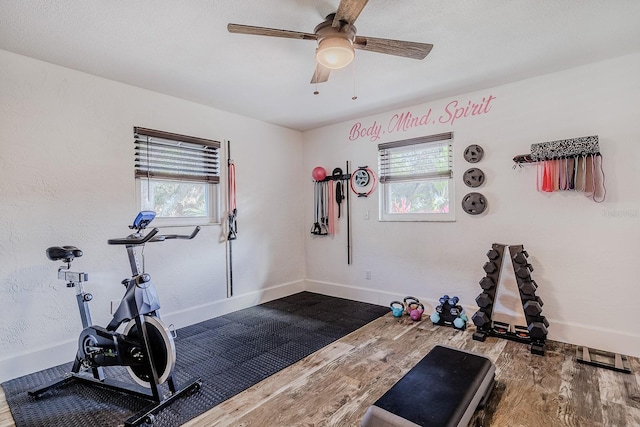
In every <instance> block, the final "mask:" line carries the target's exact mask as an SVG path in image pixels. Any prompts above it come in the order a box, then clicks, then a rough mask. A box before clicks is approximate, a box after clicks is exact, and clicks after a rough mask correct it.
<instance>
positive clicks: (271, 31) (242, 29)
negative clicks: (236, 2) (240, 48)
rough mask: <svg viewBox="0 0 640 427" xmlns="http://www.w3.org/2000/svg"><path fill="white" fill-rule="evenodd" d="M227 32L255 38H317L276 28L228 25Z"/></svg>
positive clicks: (316, 37) (312, 35)
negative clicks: (249, 35)
mask: <svg viewBox="0 0 640 427" xmlns="http://www.w3.org/2000/svg"><path fill="white" fill-rule="evenodd" d="M227 30H229V32H230V33H238V34H251V35H255V36H269V37H283V38H287V39H300V40H317V39H318V36H316V35H315V34H311V33H301V32H299V31H289V30H279V29H276V28H266V27H253V26H251V25H242V24H228V25H227Z"/></svg>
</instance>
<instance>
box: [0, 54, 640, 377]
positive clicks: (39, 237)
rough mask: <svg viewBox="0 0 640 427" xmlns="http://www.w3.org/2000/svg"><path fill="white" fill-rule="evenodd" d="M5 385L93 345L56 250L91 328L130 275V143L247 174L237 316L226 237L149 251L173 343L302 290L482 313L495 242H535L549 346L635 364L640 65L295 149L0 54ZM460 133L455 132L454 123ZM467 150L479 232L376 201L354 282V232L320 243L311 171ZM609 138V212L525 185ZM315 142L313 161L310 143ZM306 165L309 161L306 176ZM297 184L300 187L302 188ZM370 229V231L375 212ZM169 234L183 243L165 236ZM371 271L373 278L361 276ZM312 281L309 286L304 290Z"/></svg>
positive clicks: (214, 229)
mask: <svg viewBox="0 0 640 427" xmlns="http://www.w3.org/2000/svg"><path fill="white" fill-rule="evenodd" d="M0 64H2V66H1V67H0V147H1V150H0V194H1V196H2V203H0V258H1V259H2V262H1V263H0V381H4V380H6V379H10V378H13V377H17V376H19V375H23V374H26V373H29V372H33V371H36V370H38V369H42V368H45V367H48V366H53V365H56V364H59V363H63V362H68V361H69V360H70V359H71V357H72V355H73V354H74V351H75V350H74V347H75V340H76V337H77V334H78V332H79V330H80V322H79V320H78V315H77V308H76V306H75V299H74V291H73V290H71V289H68V288H66V287H65V285H64V283H62V282H61V281H59V280H57V279H56V269H57V266H58V264H57V263H54V262H51V261H49V260H47V259H46V257H45V253H44V251H45V249H46V248H47V247H49V246H52V245H62V244H74V245H77V246H79V247H80V248H81V249H83V250H84V251H85V255H84V256H83V257H82V258H81V259H79V260H77V261H75V262H74V267H75V268H76V269H78V270H84V271H86V272H88V273H89V274H90V282H89V285H88V288H89V289H90V291H91V292H93V294H94V302H93V303H92V309H93V317H94V321H95V323H98V324H100V323H106V322H107V321H108V317H109V316H108V309H109V302H110V301H111V300H117V299H119V298H120V296H121V287H120V285H119V282H120V280H121V279H123V278H124V277H126V276H128V275H129V271H128V266H127V259H126V256H125V253H124V250H123V249H122V248H119V247H114V246H108V245H107V244H106V240H107V239H108V238H111V237H118V236H123V235H125V234H126V233H127V231H128V229H127V228H126V226H127V225H128V224H129V223H130V222H131V220H132V219H133V216H134V215H135V213H136V211H137V209H136V205H135V189H134V179H133V171H132V164H131V163H132V145H133V144H132V128H133V126H145V127H150V128H157V129H162V130H166V131H171V132H177V133H184V134H190V135H194V136H201V137H204V138H211V139H219V140H223V139H228V140H231V141H232V144H233V146H232V153H233V157H234V159H235V162H236V165H237V168H238V198H239V199H238V205H239V211H240V218H239V227H240V230H239V231H240V235H239V239H238V240H237V241H235V242H234V246H233V252H234V287H235V295H236V297H234V298H231V299H227V298H226V283H225V253H226V252H225V245H224V244H223V243H220V234H221V232H222V229H221V227H220V226H210V227H206V228H205V229H204V230H203V232H202V233H201V235H199V236H198V237H197V239H196V240H193V241H171V242H165V243H162V244H154V245H149V246H148V247H147V250H146V262H147V267H148V268H147V269H148V271H149V272H151V274H152V276H153V277H154V282H156V285H157V287H158V289H159V292H160V298H161V302H162V303H163V309H162V311H163V317H164V318H165V320H167V321H168V322H170V323H174V324H175V325H176V326H177V327H180V326H184V325H187V324H190V323H194V322H197V321H200V320H203V319H206V318H210V317H214V316H217V315H220V314H222V313H226V312H229V311H233V310H237V309H240V308H243V307H247V306H251V305H254V304H256V303H258V302H261V301H265V300H268V299H272V298H276V297H279V296H282V295H287V294H290V293H293V292H296V291H299V290H302V289H308V290H312V291H318V292H323V293H326V294H331V295H339V296H344V297H349V298H355V299H362V300H366V301H369V302H373V303H379V304H382V305H387V304H388V303H389V302H390V301H391V300H392V299H398V298H400V299H401V298H402V297H404V296H406V295H414V296H417V297H419V298H420V299H421V300H422V301H424V302H428V303H430V304H431V305H430V307H429V308H430V309H432V308H433V305H434V302H435V301H436V300H437V298H438V297H440V296H441V295H442V294H444V293H448V294H450V295H452V294H455V295H458V296H460V298H461V299H462V302H463V303H464V304H465V305H466V307H467V309H468V311H469V312H470V313H469V314H472V313H473V312H474V311H475V309H476V307H475V303H474V299H475V297H476V296H477V295H478V294H479V292H480V287H479V285H478V281H479V280H480V279H481V278H482V276H483V271H482V265H483V264H484V262H485V261H486V257H485V253H486V252H487V250H488V249H489V248H490V246H491V244H492V243H494V242H498V243H505V244H524V245H525V248H526V249H527V250H528V252H529V254H530V255H531V258H530V259H531V263H532V264H533V266H534V268H535V271H534V272H533V277H534V279H535V280H536V281H537V282H538V284H539V285H540V288H539V290H538V293H539V295H540V296H541V297H542V299H543V300H544V302H545V305H544V307H543V314H545V315H546V316H547V317H548V319H549V320H550V322H551V326H550V338H552V339H558V340H561V341H566V342H571V343H576V344H584V345H589V346H592V347H595V348H601V349H607V350H612V351H618V352H622V353H625V354H632V355H636V356H640V337H639V335H638V333H637V331H636V330H635V328H634V321H635V316H634V308H635V305H636V303H637V301H638V300H639V297H640V290H639V289H640V287H638V286H637V283H636V282H637V278H636V277H637V275H636V271H637V269H636V268H635V265H634V262H636V260H637V259H638V255H640V253H639V252H640V251H639V250H638V247H637V242H638V241H639V237H640V231H639V230H640V228H639V223H638V221H640V206H639V200H640V198H639V197H638V196H639V192H640V190H639V189H640V178H638V175H637V174H636V173H635V170H636V169H637V168H636V167H635V161H636V160H637V159H638V158H639V157H640V156H639V155H638V154H640V153H639V151H640V148H638V147H639V145H638V138H639V136H640V124H639V123H638V120H637V111H638V108H637V103H636V100H637V99H640V82H639V80H638V79H637V75H640V74H639V73H640V55H631V56H627V57H622V58H618V59H615V60H610V61H606V62H601V63H597V64H592V65H589V66H585V67H581V68H577V69H573V70H568V71H564V72H560V73H556V74H551V75H547V76H542V77H539V78H535V79H530V80H526V81H522V82H518V83H514V84H510V85H506V86H501V87H497V88H493V89H489V90H485V91H480V92H477V93H469V94H464V95H460V96H458V97H456V98H451V99H444V100H438V101H433V102H428V103H425V104H421V105H416V106H413V107H410V108H406V109H402V110H394V111H390V112H388V113H385V114H380V115H375V116H371V117H364V118H362V119H360V120H353V121H348V122H345V123H342V124H338V125H334V126H328V127H325V128H321V129H317V130H314V131H310V132H306V133H305V134H303V135H301V134H300V133H298V132H295V131H291V130H287V129H283V128H280V127H277V126H273V125H269V124H265V123H262V122H259V121H255V120H251V119H248V118H244V117H240V116H237V115H233V114H229V113H226V112H222V111H219V110H215V109H211V108H208V107H204V106H201V105H197V104H194V103H190V102H186V101H183V100H179V99H176V98H171V97H168V96H164V95H160V94H157V93H153V92H149V91H145V90H142V89H139V88H135V87H131V86H127V85H123V84H120V83H116V82H113V81H109V80H105V79H101V78H97V77H94V76H89V75H86V74H83V73H79V72H75V71H72V70H69V69H65V68H61V67H57V66H54V65H50V64H46V63H43V62H40V61H36V60H33V59H30V58H25V57H22V56H18V55H14V54H11V53H8V52H4V51H0ZM489 96H494V97H495V100H493V101H492V103H491V109H490V110H489V111H488V112H487V113H486V114H483V115H478V116H472V117H467V118H463V119H460V120H457V121H456V122H455V123H453V125H452V124H451V123H450V121H449V122H447V123H438V120H437V119H438V118H439V116H440V115H443V114H445V108H446V106H447V105H448V104H449V103H450V102H452V101H454V100H456V101H458V102H459V103H462V104H465V105H466V103H467V101H469V100H470V101H472V102H479V101H481V100H482V98H483V97H485V99H486V98H487V97H489ZM429 108H431V110H432V116H431V117H432V119H435V120H436V123H430V124H429V125H427V126H419V127H415V128H411V129H407V130H403V131H394V132H387V133H386V134H384V135H382V136H381V138H380V139H379V140H377V141H371V140H370V139H367V138H361V139H358V140H355V141H350V140H349V132H350V130H351V128H352V126H353V124H354V123H355V122H361V123H363V124H365V125H366V126H369V125H371V124H373V123H374V122H375V123H376V124H379V125H381V126H383V127H385V128H386V127H387V124H388V123H389V121H390V120H391V118H392V117H393V115H394V114H395V113H404V112H411V113H412V114H414V115H415V116H421V115H422V114H425V113H426V111H428V109H429ZM445 118H446V117H445ZM444 131H453V132H454V140H455V142H454V144H455V153H456V154H455V162H456V187H457V188H456V191H457V194H456V205H459V203H460V200H461V199H462V197H463V195H464V194H465V193H466V192H468V191H469V189H467V188H466V187H465V186H464V184H462V181H461V175H462V173H463V172H464V170H466V169H467V168H468V167H469V164H467V163H466V162H465V161H464V160H463V157H462V150H463V149H464V148H465V147H466V146H467V145H469V144H480V145H482V146H483V147H484V149H485V158H484V159H483V160H482V162H481V163H479V164H477V166H478V167H480V168H482V169H483V170H484V172H485V173H486V175H487V182H486V184H485V185H484V186H483V187H481V188H480V191H481V192H483V193H484V194H485V195H486V197H487V198H488V200H489V209H488V211H487V212H486V214H483V215H480V216H478V217H472V216H468V215H466V214H465V213H464V212H462V210H461V209H458V211H457V221H456V222H455V223H382V222H378V221H377V220H376V218H377V210H378V198H377V194H376V193H374V194H373V195H372V196H371V197H370V198H368V199H357V198H353V197H352V201H351V202H352V203H351V207H352V234H353V242H352V246H353V264H352V265H350V266H347V264H346V238H345V228H346V227H345V221H344V220H341V223H340V225H339V227H340V232H339V233H338V235H336V236H335V237H322V238H318V237H312V236H311V235H310V233H309V229H310V227H311V225H312V214H313V212H312V192H313V191H312V181H311V176H310V175H311V170H312V168H313V167H315V166H317V165H321V166H324V167H325V168H327V169H328V170H329V171H331V170H332V169H333V168H334V167H342V168H344V167H345V161H346V160H349V161H350V162H351V164H352V169H354V168H355V167H357V166H361V165H368V166H371V167H373V168H374V169H377V167H376V163H377V157H376V155H377V150H376V148H377V143H380V142H387V141H392V140H396V139H405V138H411V137H415V136H419V135H425V134H433V133H439V132H444ZM593 134H597V135H599V137H600V144H601V151H602V153H603V157H604V168H605V173H606V186H607V191H608V193H607V200H606V201H605V202H604V203H602V204H596V203H594V202H593V201H591V200H588V199H587V198H585V197H584V196H583V195H582V194H574V193H568V192H567V193H554V194H541V193H537V192H536V191H535V169H534V168H533V167H526V168H524V169H516V170H513V169H512V165H513V162H512V161H511V158H512V157H513V156H514V155H516V154H523V153H527V152H528V151H529V146H530V144H532V143H537V142H544V141H550V140H555V139H563V138H572V137H577V136H585V135H593ZM302 142H304V145H303V144H302ZM300 159H302V162H301V161H300ZM301 177H302V179H301ZM366 211H368V212H369V213H370V219H369V220H365V219H364V213H365V212H366ZM167 231H172V232H182V231H186V230H183V229H173V230H167ZM367 270H368V271H371V274H372V277H371V280H366V279H365V271H367ZM305 278H306V280H305Z"/></svg>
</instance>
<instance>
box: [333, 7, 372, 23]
mask: <svg viewBox="0 0 640 427" xmlns="http://www.w3.org/2000/svg"><path fill="white" fill-rule="evenodd" d="M368 1H369V0H341V1H340V5H339V6H338V11H337V12H336V16H335V17H334V18H333V23H332V24H331V26H332V27H334V28H340V25H341V24H340V21H343V22H346V23H348V24H349V25H353V24H354V23H355V22H356V19H358V16H360V13H361V12H362V9H364V7H365V6H366V5H367V2H368Z"/></svg>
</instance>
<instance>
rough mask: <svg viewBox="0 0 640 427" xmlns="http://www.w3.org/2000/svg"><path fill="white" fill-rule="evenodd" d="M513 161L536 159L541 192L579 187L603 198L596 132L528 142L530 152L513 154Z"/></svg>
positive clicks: (588, 194)
mask: <svg viewBox="0 0 640 427" xmlns="http://www.w3.org/2000/svg"><path fill="white" fill-rule="evenodd" d="M513 161H514V162H515V165H514V168H515V167H516V165H519V166H522V164H526V163H536V165H537V169H538V174H537V186H536V188H537V190H538V191H540V192H553V191H566V190H571V191H578V192H584V193H585V195H586V196H587V197H589V198H591V199H592V200H593V201H595V202H597V203H600V202H603V201H604V198H605V195H606V192H607V191H606V188H605V186H604V170H603V167H602V154H601V153H600V144H599V141H598V136H597V135H593V136H583V137H580V138H572V139H562V140H557V141H550V142H542V143H538V144H532V145H531V154H519V155H517V156H515V157H514V158H513Z"/></svg>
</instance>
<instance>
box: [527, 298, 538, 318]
mask: <svg viewBox="0 0 640 427" xmlns="http://www.w3.org/2000/svg"><path fill="white" fill-rule="evenodd" d="M541 302H542V300H539V301H527V302H525V303H524V305H523V308H524V312H525V313H526V314H527V315H529V316H539V315H540V313H542V304H541Z"/></svg>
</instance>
